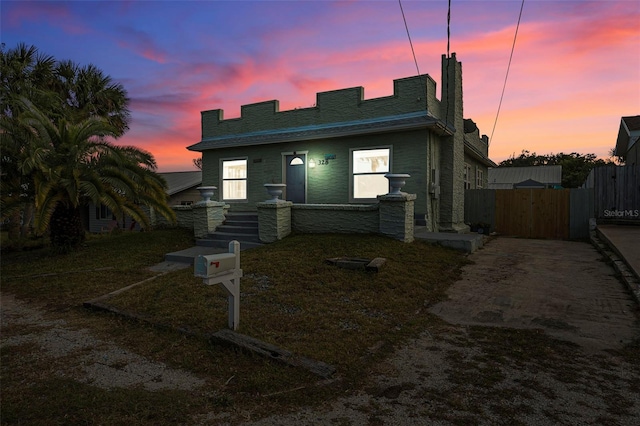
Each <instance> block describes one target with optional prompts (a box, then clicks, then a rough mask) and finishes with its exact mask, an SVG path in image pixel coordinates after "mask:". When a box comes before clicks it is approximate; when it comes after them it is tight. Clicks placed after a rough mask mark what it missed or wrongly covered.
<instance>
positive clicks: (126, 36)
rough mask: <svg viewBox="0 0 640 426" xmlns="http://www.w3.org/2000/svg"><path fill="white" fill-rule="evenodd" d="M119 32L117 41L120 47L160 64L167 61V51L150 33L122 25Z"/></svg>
mask: <svg viewBox="0 0 640 426" xmlns="http://www.w3.org/2000/svg"><path fill="white" fill-rule="evenodd" d="M119 32H120V35H119V39H118V42H117V43H118V45H119V46H120V47H122V48H124V49H127V50H131V51H133V52H135V53H136V54H137V55H140V56H142V57H143V58H145V59H148V60H150V61H154V62H157V63H159V64H164V63H166V62H167V53H166V52H165V51H164V50H163V49H161V48H160V47H159V46H158V45H157V44H156V43H155V41H154V40H153V38H152V37H151V36H149V34H147V33H145V32H143V31H139V30H136V29H134V28H129V27H120V28H119Z"/></svg>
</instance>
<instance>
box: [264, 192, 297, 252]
mask: <svg viewBox="0 0 640 426" xmlns="http://www.w3.org/2000/svg"><path fill="white" fill-rule="evenodd" d="M256 206H257V207H258V236H259V237H260V241H262V242H263V243H273V242H275V241H278V240H281V239H283V238H284V237H286V236H287V235H289V234H291V206H293V203H292V202H291V201H282V200H280V201H279V202H277V203H274V202H263V203H256Z"/></svg>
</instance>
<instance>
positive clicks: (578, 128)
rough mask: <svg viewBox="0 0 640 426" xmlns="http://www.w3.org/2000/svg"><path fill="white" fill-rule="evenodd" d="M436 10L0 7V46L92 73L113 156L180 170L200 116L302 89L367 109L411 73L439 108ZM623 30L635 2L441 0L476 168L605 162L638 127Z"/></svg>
mask: <svg viewBox="0 0 640 426" xmlns="http://www.w3.org/2000/svg"><path fill="white" fill-rule="evenodd" d="M447 6H448V2H447V1H446V0H402V1H401V2H398V1H395V0H386V1H385V0H379V1H357V0H351V1H328V0H324V1H323V0H310V1H305V0H297V1H271V0H263V1H213V0H201V1H187V0H184V1H142V0H137V1H136V0H130V1H89V0H85V1H7V0H2V1H1V2H0V17H1V20H0V41H1V42H2V43H4V44H5V48H7V49H8V48H14V47H15V46H17V45H18V43H26V44H28V45H33V46H36V47H37V48H38V50H39V51H40V52H42V53H44V54H47V55H51V56H53V57H55V58H56V59H59V60H67V59H69V60H72V61H74V62H76V63H78V64H81V65H87V64H90V63H91V64H94V65H96V66H97V67H98V68H100V69H101V70H103V71H104V72H105V73H106V74H107V75H109V76H111V78H112V79H113V80H115V81H117V82H119V83H121V84H122V85H123V86H124V88H125V89H126V90H127V92H128V95H129V97H130V99H131V101H130V109H131V112H132V116H131V123H130V126H129V127H130V129H129V131H128V132H127V133H126V134H125V135H124V136H123V137H122V138H120V139H118V141H116V143H118V144H122V145H134V146H136V147H139V148H142V149H145V150H147V151H149V152H151V153H152V154H153V155H154V157H155V159H156V161H157V163H158V171H159V172H172V171H186V170H195V167H194V166H193V161H192V160H193V159H194V158H198V157H199V156H200V153H198V152H192V151H188V150H187V149H186V147H187V146H189V145H192V144H194V143H197V142H199V141H200V137H201V133H200V129H201V128H200V112H201V111H206V110H211V109H223V110H224V118H225V119H227V118H235V117H239V116H240V106H241V105H245V104H250V103H254V102H262V101H267V100H272V99H277V100H279V102H280V111H284V110H289V109H294V108H301V107H303V108H304V107H310V106H313V104H314V103H315V100H316V93H317V92H323V91H329V90H337V89H343V88H348V87H356V86H362V87H363V88H364V95H365V99H373V98H377V97H382V96H389V95H392V94H393V80H394V79H398V78H404V77H410V76H414V75H416V74H418V71H419V73H420V74H429V75H430V76H431V77H433V79H434V80H435V81H436V82H438V92H437V93H438V95H437V96H438V98H440V95H439V93H440V84H439V83H440V81H441V72H440V69H441V68H440V66H441V65H440V64H441V57H442V55H443V54H446V53H447ZM521 7H522V16H521V20H520V24H519V26H518V17H519V14H520V10H521ZM402 11H404V16H405V18H406V27H405V20H403V13H402ZM638 22H640V1H638V0H617V1H615V0H597V1H565V0H525V2H524V6H523V2H522V1H521V0H499V1H486V0H467V1H459V0H452V1H451V13H450V25H449V32H450V39H449V45H450V48H449V50H450V52H455V53H456V56H457V59H458V60H459V61H461V62H462V70H463V93H464V101H463V102H464V116H465V118H470V119H472V120H474V121H475V122H476V124H477V125H478V127H479V128H480V132H481V134H486V135H487V136H490V142H489V156H490V158H491V159H492V160H493V161H495V162H496V163H499V162H500V161H502V160H505V159H507V158H509V157H510V156H518V155H519V154H520V153H521V152H522V151H523V150H528V151H530V152H536V153H537V154H550V153H559V152H564V153H571V152H577V153H580V154H587V153H593V154H596V155H597V156H598V157H601V158H608V157H609V152H610V150H611V149H612V148H613V147H614V146H615V142H616V138H617V134H618V128H619V126H620V119H621V117H623V116H630V115H638V114H640V25H638ZM407 28H408V33H409V35H408V34H407ZM516 29H517V38H516V41H515V47H514V37H515V35H516ZM409 37H410V40H411V43H410V41H409ZM411 45H413V52H415V61H414V55H413V53H412V49H411ZM512 47H514V48H513V54H512ZM510 57H511V65H510V67H509V71H508V78H507V69H508V66H509V61H510ZM416 63H417V65H416ZM505 81H506V86H505ZM503 87H504V95H503ZM501 99H502V102H501ZM498 111H499V114H498Z"/></svg>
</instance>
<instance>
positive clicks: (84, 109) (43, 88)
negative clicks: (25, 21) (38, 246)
mask: <svg viewBox="0 0 640 426" xmlns="http://www.w3.org/2000/svg"><path fill="white" fill-rule="evenodd" d="M0 53H1V58H0V59H1V60H0V80H1V81H2V92H1V94H0V95H1V102H2V105H1V107H2V109H1V110H0V114H1V115H0V137H1V139H0V142H1V144H2V167H3V168H2V209H3V210H2V214H3V218H4V217H5V215H6V214H8V213H10V212H13V213H14V214H15V212H16V211H18V212H19V211H20V209H22V210H23V211H24V209H25V207H26V206H27V205H29V204H30V203H34V205H35V220H34V226H35V229H36V231H38V232H44V231H45V230H46V229H48V230H49V232H50V238H51V243H52V245H53V246H54V247H56V248H58V249H62V250H67V249H70V248H73V247H75V246H77V245H78V244H79V243H80V242H82V240H83V239H84V230H83V228H82V223H81V221H80V211H81V207H82V206H84V205H87V204H88V203H89V202H93V203H94V204H96V205H97V204H104V205H105V206H107V207H109V208H110V209H111V210H112V211H114V212H115V213H124V214H127V215H130V216H131V217H132V218H133V219H135V220H136V221H138V222H140V223H141V224H142V225H143V226H148V225H149V223H148V217H147V215H146V214H145V212H144V210H143V208H142V206H148V207H152V208H154V209H155V210H157V211H158V212H159V213H160V214H162V215H164V216H165V217H167V218H168V219H170V220H175V214H174V213H173V211H172V210H171V209H170V208H169V207H168V205H167V195H166V182H165V181H164V180H163V179H162V177H161V176H160V175H158V174H157V173H156V168H157V166H156V163H155V160H154V158H153V156H152V155H151V154H150V153H148V152H146V151H143V150H140V149H137V148H135V147H120V146H117V145H114V144H113V143H111V142H109V141H108V140H107V138H117V137H119V136H121V135H123V134H124V133H125V132H126V130H127V129H128V122H129V114H130V113H129V110H128V106H127V105H128V101H129V99H128V98H127V94H126V91H125V90H124V88H123V87H122V86H121V85H119V84H116V83H113V82H112V81H111V79H110V78H109V77H106V76H104V74H103V73H102V72H101V71H100V70H99V69H97V68H96V67H95V66H93V65H89V66H86V67H80V66H77V65H75V64H73V63H72V62H70V61H63V62H55V61H54V60H53V59H52V58H51V57H46V56H41V55H39V54H38V53H37V49H35V48H34V47H27V46H26V45H19V46H18V47H17V48H16V49H12V50H8V51H6V52H5V51H4V45H3V46H2V49H1V51H0Z"/></svg>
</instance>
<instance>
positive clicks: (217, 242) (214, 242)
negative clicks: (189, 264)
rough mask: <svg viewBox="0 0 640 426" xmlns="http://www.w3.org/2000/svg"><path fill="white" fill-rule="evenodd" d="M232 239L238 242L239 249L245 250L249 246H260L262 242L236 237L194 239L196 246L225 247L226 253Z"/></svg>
mask: <svg viewBox="0 0 640 426" xmlns="http://www.w3.org/2000/svg"><path fill="white" fill-rule="evenodd" d="M233 240H236V241H238V242H239V243H240V250H246V249H249V248H255V247H261V246H262V245H263V244H262V243H261V242H259V241H247V240H241V239H238V238H230V239H211V238H201V239H199V240H197V241H196V244H197V245H198V247H210V248H211V247H213V248H221V249H225V250H224V252H225V253H226V251H227V249H228V247H229V243H230V242H231V241H233Z"/></svg>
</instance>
